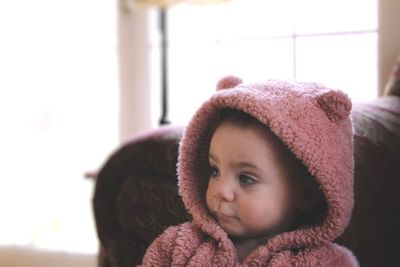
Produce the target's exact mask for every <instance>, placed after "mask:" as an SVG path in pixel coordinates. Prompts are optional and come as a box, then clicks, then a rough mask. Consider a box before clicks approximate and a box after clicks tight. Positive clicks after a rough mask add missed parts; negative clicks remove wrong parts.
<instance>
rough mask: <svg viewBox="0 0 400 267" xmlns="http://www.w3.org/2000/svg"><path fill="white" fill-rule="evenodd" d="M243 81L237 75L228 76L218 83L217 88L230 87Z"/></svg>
mask: <svg viewBox="0 0 400 267" xmlns="http://www.w3.org/2000/svg"><path fill="white" fill-rule="evenodd" d="M241 83H242V79H240V78H239V77H236V76H226V77H224V78H222V79H221V80H219V82H218V83H217V90H223V89H229V88H233V87H235V86H237V85H238V84H241Z"/></svg>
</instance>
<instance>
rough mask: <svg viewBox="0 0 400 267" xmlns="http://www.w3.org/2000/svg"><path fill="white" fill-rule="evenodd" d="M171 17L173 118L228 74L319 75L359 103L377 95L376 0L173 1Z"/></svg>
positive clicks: (188, 111)
mask: <svg viewBox="0 0 400 267" xmlns="http://www.w3.org/2000/svg"><path fill="white" fill-rule="evenodd" d="M360 7H362V8H360ZM168 18H169V21H168V25H169V35H168V38H169V51H168V53H169V69H168V71H169V75H170V77H169V88H170V89H169V92H170V95H169V99H170V101H169V103H170V104H169V109H170V119H171V120H172V121H173V122H174V123H181V124H185V123H186V122H187V121H188V120H189V119H190V117H191V116H192V115H193V112H194V111H195V110H196V109H197V108H198V107H199V105H200V103H202V102H203V101H204V100H205V99H206V98H207V97H208V96H210V94H211V93H212V90H213V89H214V88H215V85H216V83H217V81H218V79H220V78H221V77H223V76H225V75H227V74H234V75H238V76H240V77H241V78H242V79H243V80H245V81H246V80H262V79H267V78H283V79H292V78H296V79H301V80H313V81H317V82H321V83H324V84H326V85H328V86H330V87H334V88H338V89H342V90H343V91H345V92H347V93H348V94H349V96H350V97H351V98H352V100H353V101H355V102H357V101H365V100H369V99H372V98H374V97H376V95H377V91H378V90H377V1H376V0H351V1H348V0H339V1H338V0H335V1H332V0H323V1H321V0H301V1H300V0H283V1H273V0H232V1H227V2H224V3H223V4H216V5H179V6H174V7H172V8H171V9H169V12H168Z"/></svg>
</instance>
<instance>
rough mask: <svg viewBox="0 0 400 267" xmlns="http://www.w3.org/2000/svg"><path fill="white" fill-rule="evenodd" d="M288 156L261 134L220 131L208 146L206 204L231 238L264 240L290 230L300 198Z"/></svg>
mask: <svg viewBox="0 0 400 267" xmlns="http://www.w3.org/2000/svg"><path fill="white" fill-rule="evenodd" d="M289 155H290V154H289V152H288V151H287V149H286V148H285V147H284V146H283V144H282V143H280V142H279V140H278V139H277V137H276V136H274V135H273V134H272V133H270V132H269V131H268V130H267V129H265V128H262V127H260V126H257V125H251V126H246V127H240V126H237V125H234V124H233V123H229V122H223V123H222V124H221V125H220V126H218V128H217V129H216V131H215V132H214V134H213V136H212V139H211V144H210V151H209V161H210V165H211V168H212V172H211V175H210V180H209V183H208V188H207V194H206V201H207V206H208V208H209V210H210V212H211V213H212V214H213V216H214V217H215V219H216V220H217V222H218V223H219V225H220V226H221V227H222V228H223V229H224V230H225V231H226V232H227V233H228V234H229V235H230V236H235V237H260V236H267V237H268V236H273V235H275V234H278V233H281V232H284V231H287V230H289V228H290V227H291V226H292V224H293V222H294V220H295V217H296V214H297V212H298V204H299V202H300V201H301V194H302V193H301V190H300V189H299V186H297V183H296V182H295V181H294V180H295V179H293V177H291V176H293V175H292V174H293V171H294V170H293V168H294V167H293V166H292V165H293V164H292V161H293V160H292V159H290V156H289Z"/></svg>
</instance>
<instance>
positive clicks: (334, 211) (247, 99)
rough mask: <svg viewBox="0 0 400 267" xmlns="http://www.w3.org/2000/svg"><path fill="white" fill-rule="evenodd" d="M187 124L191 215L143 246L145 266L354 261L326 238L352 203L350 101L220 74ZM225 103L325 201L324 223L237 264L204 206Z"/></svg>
mask: <svg viewBox="0 0 400 267" xmlns="http://www.w3.org/2000/svg"><path fill="white" fill-rule="evenodd" d="M217 88H218V89H219V90H218V91H217V92H216V93H215V94H214V95H213V96H212V97H211V98H210V99H209V100H208V101H206V102H205V103H204V104H203V105H202V106H201V107H200V109H199V110H198V111H197V113H196V114H195V115H194V117H193V118H192V120H191V121H190V123H189V124H188V126H187V128H186V130H185V133H184V136H183V138H182V141H181V144H180V150H179V162H178V176H179V192H180V195H181V196H182V198H183V201H184V203H185V206H186V209H187V210H188V212H189V213H190V214H191V215H192V217H193V220H192V221H191V222H187V223H184V224H181V225H178V226H171V227H169V228H168V229H167V230H166V231H165V232H164V233H163V234H161V235H160V236H159V237H158V238H157V239H156V240H155V241H154V242H153V243H152V244H151V245H150V247H149V248H148V250H147V252H146V254H145V256H144V258H143V265H144V266H324V267H330V266H331V267H345V266H358V263H357V260H356V259H355V257H354V256H353V254H352V253H351V252H350V251H349V250H348V249H346V248H344V247H341V246H339V245H337V244H334V243H332V241H333V240H335V239H336V238H337V237H338V236H340V235H341V234H342V232H343V231H344V229H345V228H346V226H347V224H348V223H349V220H350V217H351V211H352V208H353V143H352V124H351V120H350V118H349V114H350V110H351V102H350V100H349V99H348V97H347V96H346V95H345V94H343V93H342V92H340V91H337V90H331V89H328V88H326V87H324V86H322V85H319V84H315V83H307V82H298V81H279V80H269V81H266V82H264V83H253V84H244V83H242V81H241V80H240V79H239V78H237V77H233V76H230V77H226V78H224V79H222V80H221V81H220V82H219V83H218V86H217ZM223 108H235V109H239V110H242V111H244V112H246V113H249V114H250V115H252V116H253V117H255V118H257V119H258V120H259V121H260V122H262V123H263V124H265V125H267V126H268V127H269V129H270V130H271V131H272V132H274V133H275V134H276V135H277V136H278V137H279V138H280V139H281V140H282V141H283V142H284V143H285V144H286V145H287V147H288V148H289V149H290V150H291V151H292V153H294V155H296V157H297V158H299V159H300V160H301V161H302V162H303V163H304V165H305V166H306V167H307V168H308V170H309V172H310V173H311V175H312V176H313V177H314V178H315V179H316V181H317V182H318V183H319V186H320V189H321V190H322V192H323V194H324V195H325V198H326V201H327V207H328V208H327V211H326V213H325V215H324V217H323V218H324V219H323V222H321V223H320V224H318V225H312V226H309V227H303V228H301V229H297V230H293V231H290V232H285V233H281V234H278V235H276V236H274V237H273V238H271V239H269V240H268V241H267V242H266V244H265V245H262V246H259V247H258V248H256V249H255V250H254V251H252V252H251V253H250V254H249V255H248V256H247V257H246V258H245V259H244V260H243V262H239V261H238V258H237V255H236V250H235V247H234V245H233V243H232V241H231V240H230V239H229V237H228V235H227V233H226V232H225V231H224V230H223V229H222V228H220V227H219V226H218V224H217V223H216V221H215V220H214V219H213V217H212V216H211V215H210V213H209V212H208V210H207V206H206V201H205V192H206V189H207V184H208V179H209V173H210V171H209V168H210V167H209V163H208V151H209V144H210V139H211V136H212V134H213V131H214V129H215V118H216V117H218V116H216V115H217V114H218V112H219V111H220V110H221V109H223Z"/></svg>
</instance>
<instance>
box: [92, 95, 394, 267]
mask: <svg viewBox="0 0 400 267" xmlns="http://www.w3.org/2000/svg"><path fill="white" fill-rule="evenodd" d="M352 118H353V122H354V130H355V135H354V149H355V185H354V192H355V207H354V212H353V217H352V220H351V222H350V225H349V227H348V228H347V230H346V232H345V233H344V234H343V235H342V236H341V237H340V238H339V239H338V240H337V242H338V243H340V244H343V245H344V246H346V247H348V248H349V249H351V250H352V251H353V252H354V254H355V255H356V257H357V258H358V260H359V262H360V266H363V267H372V266H389V267H390V266H400V257H399V256H398V255H397V253H396V252H397V251H398V249H399V245H398V243H399V240H400V97H398V96H385V97H381V98H378V99H376V100H374V101H372V102H370V103H364V104H359V105H354V108H353V113H352ZM182 131H183V129H182V128H179V127H166V128H160V129H157V130H153V131H150V132H148V133H145V134H143V135H142V136H138V137H135V138H133V139H132V140H130V141H128V142H126V143H125V144H124V145H122V146H121V147H119V148H118V149H117V150H115V151H114V153H113V154H112V155H111V156H110V157H109V158H108V159H107V161H106V163H105V164H104V166H103V167H102V168H101V170H100V171H99V173H98V175H97V179H96V186H95V192H94V198H93V208H94V215H95V221H96V226H97V233H98V237H99V240H100V243H101V250H100V253H99V266H102V267H105V266H118V267H125V266H134V265H135V264H138V263H140V262H141V258H142V256H143V254H144V252H145V250H146V248H147V246H148V245H149V244H150V243H151V242H152V240H153V239H154V238H155V237H156V236H157V235H158V234H160V233H161V232H162V231H163V230H164V229H165V228H166V227H168V226H169V225H174V224H178V223H180V222H183V221H186V220H189V219H190V218H189V216H188V214H187V213H186V211H185V209H184V206H183V203H182V201H181V199H180V197H179V195H178V193H177V177H176V170H175V168H176V160H177V149H178V143H179V140H180V138H181V135H182Z"/></svg>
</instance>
